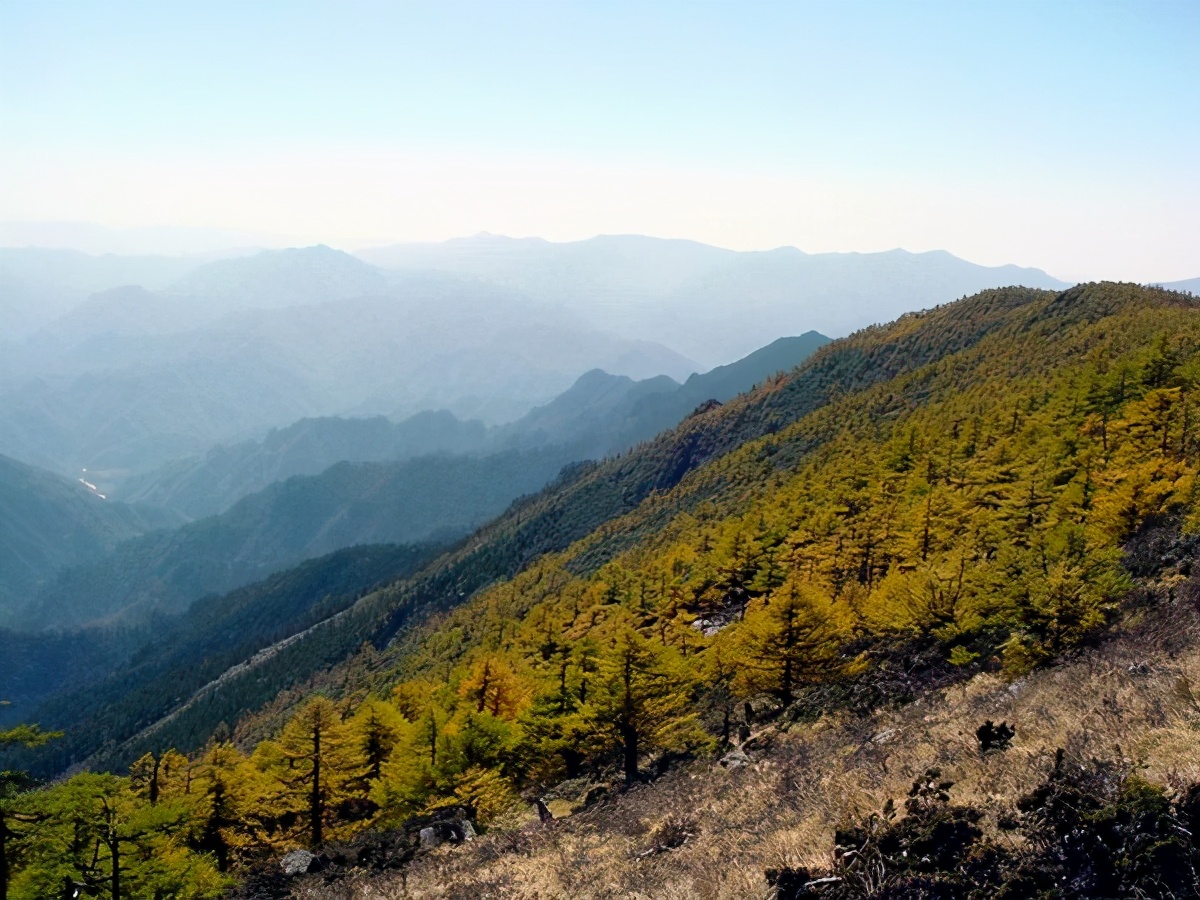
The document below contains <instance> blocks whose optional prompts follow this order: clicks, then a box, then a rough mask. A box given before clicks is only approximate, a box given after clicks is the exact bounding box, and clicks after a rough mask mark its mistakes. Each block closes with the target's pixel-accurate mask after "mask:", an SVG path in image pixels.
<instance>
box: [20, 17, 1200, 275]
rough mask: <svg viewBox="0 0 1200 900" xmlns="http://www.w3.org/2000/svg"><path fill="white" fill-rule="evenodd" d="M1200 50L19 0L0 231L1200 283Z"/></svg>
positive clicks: (1150, 33)
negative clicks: (680, 244) (696, 256)
mask: <svg viewBox="0 0 1200 900" xmlns="http://www.w3.org/2000/svg"><path fill="white" fill-rule="evenodd" d="M1198 51H1200V6H1197V5H1196V4H1194V3H1174V2H1161V3H1058V4H1053V5H1032V4H1030V5H1012V4H988V3H980V4H962V5H950V4H941V3H908V4H878V3H852V4H836V5H835V4H813V3H803V4H771V3H761V4H751V5H745V4H705V5H703V6H696V5H689V4H671V3H661V4H651V5H641V6H632V5H621V4H613V5H607V4H606V5H601V4H559V5H553V6H551V5H546V4H536V3H509V4H504V5H502V6H494V5H490V4H479V3H448V4H436V5H435V4H405V5H376V4H370V3H346V4H333V3H326V2H303V3H295V4H289V5H287V6H286V7H284V6H278V5H271V4H241V3H239V4H229V3H223V2H213V3H206V4H202V5H200V4H196V5H192V4H162V5H155V6H148V5H146V4H140V3H132V2H113V3H107V4H95V3H65V2H64V3H56V2H49V3H27V2H9V3H6V4H4V5H3V7H0V110H2V112H3V118H4V122H5V126H4V128H3V129H0V219H3V220H10V221H40V222H52V221H53V222H83V223H87V222H96V223H103V224H104V225H105V226H108V227H114V228H126V229H128V228H135V229H137V228H141V229H146V228H154V227H160V226H170V227H178V228H188V229H198V230H206V229H216V230H221V229H227V230H229V231H232V232H234V233H237V234H241V235H248V236H252V237H254V238H255V241H254V243H256V244H265V245H266V246H283V245H307V244H314V243H325V244H329V245H331V246H337V247H342V248H346V249H350V250H354V249H359V248H362V247H367V246H378V245H384V244H388V243H409V242H436V241H441V240H446V239H449V238H453V237H457V236H467V235H473V234H477V233H479V232H485V231H486V232H490V233H494V234H504V235H511V236H514V237H527V236H540V237H543V238H545V239H547V240H551V241H555V242H564V241H572V240H579V239H584V238H587V237H590V236H592V235H597V234H644V235H655V236H661V237H664V238H680V239H689V240H695V241H699V242H702V243H706V244H711V245H714V246H719V247H728V248H730V249H735V250H766V249H771V248H775V247H780V246H794V247H798V248H800V249H802V250H804V251H805V252H810V253H823V252H878V251H883V250H889V249H893V248H897V247H902V248H905V249H907V250H909V251H911V252H923V251H928V250H935V249H942V250H946V251H948V252H950V253H952V254H954V255H956V256H959V257H961V258H963V259H968V260H971V261H973V262H977V263H979V264H982V265H989V266H996V265H1003V264H1009V263H1011V264H1017V265H1022V266H1030V267H1036V268H1039V269H1042V270H1044V271H1047V272H1050V273H1053V274H1054V275H1055V276H1056V277H1058V278H1061V279H1065V280H1070V281H1077V280H1095V279H1122V280H1132V281H1140V282H1147V281H1174V280H1179V279H1185V278H1193V277H1195V276H1196V275H1197V274H1198V272H1200V249H1198V248H1200V221H1198V218H1197V217H1196V216H1195V214H1194V210H1195V209H1197V208H1200V171H1198V168H1200V167H1197V165H1196V162H1195V156H1194V148H1195V146H1196V145H1197V139H1198V138H1200V95H1198V94H1197V92H1196V91H1195V90H1194V86H1195V85H1196V84H1197V83H1200V52H1198ZM1189 86H1190V87H1189ZM237 245H240V244H235V246H237ZM208 249H209V250H211V249H214V248H212V247H208ZM199 252H203V250H201V251H199Z"/></svg>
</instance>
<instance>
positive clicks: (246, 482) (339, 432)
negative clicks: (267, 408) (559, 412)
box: [120, 411, 485, 519]
mask: <svg viewBox="0 0 1200 900" xmlns="http://www.w3.org/2000/svg"><path fill="white" fill-rule="evenodd" d="M484 438H485V429H484V426H483V425H482V423H480V422H475V421H473V422H461V421H459V420H458V419H456V418H455V417H454V416H453V415H451V414H450V413H448V412H445V411H442V412H424V413H418V414H417V415H415V416H412V417H410V418H408V419H405V420H404V421H402V422H391V421H389V420H388V419H385V418H383V417H382V416H376V417H373V418H365V419H342V418H331V417H325V418H317V419H301V420H300V421H299V422H296V423H294V424H292V425H289V426H287V427H286V428H277V429H272V430H271V431H269V432H268V433H267V436H266V437H265V438H263V439H262V440H261V441H245V442H243V443H240V444H234V445H232V446H218V447H214V448H213V449H211V450H209V451H208V453H207V454H205V455H204V456H203V457H194V458H187V459H183V460H177V461H175V462H172V463H169V464H168V465H166V466H164V467H163V468H162V469H159V470H155V471H153V472H148V473H145V474H143V475H140V476H134V477H131V478H129V479H127V480H126V481H124V482H123V483H122V485H121V491H120V495H121V497H123V498H125V499H127V500H128V501H130V502H139V503H148V504H152V505H155V506H160V507H164V508H167V509H172V510H175V511H177V512H179V513H180V514H181V515H184V516H186V517H187V518H189V519H198V518H203V517H205V516H210V515H216V514H218V513H222V512H224V511H225V510H227V509H228V508H229V507H230V506H232V505H233V504H234V503H236V502H237V501H238V500H239V499H241V498H242V497H245V496H247V495H249V494H253V493H255V492H257V491H261V490H263V489H264V488H266V487H267V486H268V485H270V484H272V483H274V482H277V481H283V480H285V479H287V478H291V477H292V476H294V475H316V474H318V473H320V472H323V471H324V470H325V469H328V468H329V467H330V466H332V465H334V464H336V463H338V462H351V463H356V462H384V461H400V460H403V459H408V458H411V457H414V456H423V455H427V454H431V453H452V454H465V453H473V452H475V451H478V450H480V449H481V448H482V447H483V445H484Z"/></svg>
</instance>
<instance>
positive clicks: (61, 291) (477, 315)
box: [0, 235, 1062, 488]
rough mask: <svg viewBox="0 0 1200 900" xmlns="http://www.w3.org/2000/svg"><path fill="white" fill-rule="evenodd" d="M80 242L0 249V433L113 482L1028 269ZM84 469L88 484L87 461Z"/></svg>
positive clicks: (618, 253)
mask: <svg viewBox="0 0 1200 900" xmlns="http://www.w3.org/2000/svg"><path fill="white" fill-rule="evenodd" d="M231 254H232V255H231V256H230V257H229V258H222V259H208V260H205V259H203V258H195V257H188V258H184V257H137V258H135V257H113V256H107V257H91V256H87V255H85V254H81V253H77V252H72V251H66V250H39V249H28V248H27V249H6V250H0V326H2V327H3V329H4V330H3V331H2V332H0V335H3V336H4V337H6V338H7V342H6V343H4V344H3V345H2V347H3V352H0V453H4V454H7V455H9V456H12V457H13V458H16V459H20V460H22V461H24V462H28V463H31V464H34V465H38V466H41V467H44V468H48V469H51V470H53V471H58V472H60V473H63V474H68V475H70V474H74V473H76V472H77V471H78V470H79V469H80V468H84V467H86V468H88V469H89V470H90V471H92V472H93V473H96V474H97V476H98V477H99V478H101V479H103V480H104V484H105V486H107V487H109V488H115V487H116V486H117V484H119V482H120V481H121V480H122V479H124V478H128V477H131V476H134V475H140V474H144V473H146V472H148V471H150V470H153V469H156V468H158V467H160V466H162V465H164V464H165V463H168V462H170V461H172V460H177V459H181V458H184V457H193V456H196V455H197V454H203V453H205V452H207V451H208V450H209V449H210V448H211V447H213V446H214V445H217V444H230V443H236V442H240V441H245V440H260V439H262V437H263V436H264V435H265V434H266V433H267V431H268V430H270V429H271V428H283V427H286V426H288V425H290V424H291V423H294V422H296V421H298V420H299V419H302V418H306V417H308V418H313V417H327V416H368V415H384V416H388V417H391V418H393V419H403V418H406V417H408V416H411V415H413V414H415V413H418V412H422V411H428V410H437V409H446V410H449V411H451V412H452V413H454V414H455V415H456V416H457V417H459V418H461V419H480V420H481V421H483V422H485V423H486V424H490V425H498V424H503V423H506V422H512V421H515V420H516V419H518V418H520V417H521V416H522V415H524V414H525V413H527V412H529V410H531V409H532V408H534V407H535V406H539V405H542V404H545V403H547V402H548V401H550V400H552V399H553V398H554V397H555V396H557V395H558V394H560V393H562V392H563V391H564V390H565V389H566V388H567V387H569V386H570V385H571V384H572V383H573V382H574V381H575V380H576V379H577V378H578V377H579V376H580V375H582V374H583V373H584V372H587V371H589V370H591V369H594V368H600V369H603V370H604V371H606V372H609V373H612V374H615V375H624V376H627V377H629V378H631V379H634V380H645V379H647V378H651V377H653V376H657V375H666V376H669V377H670V378H672V379H673V380H675V381H683V380H685V379H686V378H687V377H688V376H689V375H691V374H693V373H695V372H699V371H704V370H706V369H708V368H710V367H711V366H713V365H716V364H721V363H727V362H729V361H731V360H735V359H738V358H739V357H742V356H744V355H745V354H747V353H749V352H751V351H753V350H754V349H755V348H758V347H761V346H764V345H765V344H767V343H768V342H770V341H771V340H774V339H775V338H777V337H778V336H779V335H781V334H797V333H801V332H804V331H807V330H810V329H816V330H818V331H821V332H823V333H826V334H830V335H834V336H836V335H838V334H844V333H846V332H848V331H851V330H853V329H856V328H860V327H863V326H865V325H869V324H872V323H873V322H876V321H883V320H887V319H891V318H894V317H895V316H897V315H899V314H901V313H903V312H906V311H909V310H911V309H915V308H918V307H921V306H926V305H928V304H929V303H936V302H944V301H949V300H951V299H954V298H956V297H958V296H960V295H963V294H966V293H970V292H974V291H976V290H979V289H982V288H986V287H992V286H996V285H1000V284H1010V283H1015V282H1019V283H1024V284H1027V285H1031V286H1043V287H1061V286H1062V282H1059V281H1057V280H1056V279H1054V278H1051V277H1050V276H1048V275H1046V274H1045V273H1044V272H1040V271H1038V270H1035V269H1020V268H1017V267H1013V266H1006V267H998V268H987V267H983V266H976V265H973V264H971V263H968V262H965V261H963V260H960V259H957V258H955V257H953V256H951V255H950V254H948V253H942V252H934V253H921V254H912V253H906V252H904V251H892V252H889V253H874V254H816V255H810V254H805V253H802V252H801V251H799V250H795V249H794V248H781V249H779V250H774V251H770V252H765V253H737V252H734V251H729V250H722V249H720V248H716V247H709V246H706V245H703V244H697V243H693V242H689V241H669V240H658V239H653V238H645V237H637V236H609V237H599V238H594V239H592V240H588V241H579V242H575V243H567V244H554V243H550V242H547V241H541V240H536V239H529V240H514V239H509V238H500V237H494V236H486V235H485V236H479V237H475V238H467V239H462V240H458V241H448V242H445V243H443V244H433V245H399V246H394V247H387V248H379V249H376V250H369V251H363V252H362V253H361V254H360V256H361V258H356V257H353V256H350V255H348V254H345V253H342V252H340V251H337V250H332V249H330V248H328V247H308V248H303V249H292V250H279V251H264V252H260V253H257V254H254V255H250V256H246V255H237V253H236V252H234V251H231ZM97 483H100V482H97Z"/></svg>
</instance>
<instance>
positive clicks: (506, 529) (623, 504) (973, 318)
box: [114, 289, 1100, 761]
mask: <svg viewBox="0 0 1200 900" xmlns="http://www.w3.org/2000/svg"><path fill="white" fill-rule="evenodd" d="M1053 299H1054V295H1053V294H1049V293H1046V292H1039V291H1030V290H1021V289H1013V290H1006V291H992V292H985V293H984V294H981V295H979V296H977V297H973V298H970V299H969V300H966V301H962V302H960V303H957V304H953V305H951V306H946V307H941V308H939V309H935V310H933V311H931V312H928V313H924V314H920V315H910V316H906V317H905V318H904V319H902V320H900V321H899V322H897V323H895V324H893V325H891V326H888V327H886V328H884V327H881V328H876V329H869V330H867V331H865V332H863V333H861V334H858V335H855V336H854V337H852V338H849V339H845V340H842V341H837V342H834V343H833V344H831V345H829V346H828V347H825V348H823V349H822V350H820V351H818V352H817V353H816V354H814V355H813V356H812V357H811V358H810V359H809V360H808V361H807V362H806V363H805V364H804V365H803V366H801V367H800V369H798V370H797V371H796V372H794V373H792V374H791V375H789V376H786V377H784V378H783V379H781V380H780V381H777V382H773V383H769V384H767V385H764V386H763V387H761V388H760V389H759V390H757V391H755V392H754V393H752V394H749V395H746V396H744V397H742V398H739V400H737V401H736V402H732V403H728V404H725V405H724V406H721V407H718V408H716V409H713V410H710V411H708V412H706V413H704V414H703V415H698V416H693V417H692V418H689V419H688V420H687V421H685V422H684V423H682V424H681V425H680V426H678V427H677V428H675V429H674V430H672V431H670V432H667V433H664V434H663V435H661V436H659V437H658V438H657V439H655V440H654V441H652V442H649V443H647V444H645V445H643V446H641V447H639V448H637V449H635V450H634V451H632V452H631V453H629V454H627V455H625V456H622V457H620V458H617V459H612V460H608V461H605V462H604V463H601V464H589V465H583V466H578V467H575V468H574V469H573V470H570V471H566V472H564V474H563V475H562V476H561V477H560V479H559V481H558V482H557V483H556V484H554V485H551V486H550V487H548V488H547V489H546V490H545V491H544V492H543V493H542V494H541V495H538V496H536V497H533V498H530V499H528V500H526V501H523V502H521V503H519V504H516V505H515V506H514V507H513V508H512V509H511V510H510V511H509V512H508V513H506V514H505V516H503V517H501V518H500V519H498V520H497V521H496V522H494V523H492V524H490V525H488V526H487V527H486V528H484V529H483V530H481V531H480V532H478V533H477V534H476V535H475V536H473V537H472V538H471V539H470V540H468V541H467V542H466V543H465V544H464V545H463V546H462V548H461V549H459V550H457V551H455V552H454V553H453V554H451V555H449V556H447V557H446V558H444V559H443V560H441V561H439V562H438V563H436V564H435V565H433V566H431V567H430V568H429V569H427V570H426V571H425V572H423V573H421V574H419V575H418V576H416V577H414V578H413V579H411V580H408V581H405V582H400V583H398V584H397V585H395V586H394V587H391V588H388V589H386V590H384V591H381V592H378V593H376V594H373V595H370V596H368V597H365V598H363V599H362V600H361V601H359V602H358V603H356V604H355V605H354V606H352V607H350V608H348V609H347V610H346V611H344V612H342V613H340V614H339V615H337V616H335V617H333V618H331V619H330V620H329V621H328V622H326V623H323V624H321V625H319V626H317V627H315V628H314V629H313V630H312V633H311V634H308V635H306V636H305V637H304V638H302V639H298V640H296V641H295V642H293V643H290V644H288V645H287V646H286V647H281V648H280V649H279V652H278V653H276V654H274V655H272V656H271V657H270V658H268V659H264V660H262V661H260V662H259V663H257V664H256V665H254V666H253V667H251V669H249V670H247V671H245V672H241V673H238V674H237V675H236V677H230V678H229V679H227V680H224V681H223V682H222V683H221V685H220V686H219V687H218V688H215V691H216V694H217V695H220V696H228V697H233V696H237V695H238V694H239V692H241V691H243V690H245V689H246V688H243V687H242V684H243V682H244V683H245V684H247V685H248V684H249V683H250V682H251V681H253V682H254V683H255V684H258V685H261V684H264V683H268V684H274V685H276V686H277V687H278V688H283V687H285V686H287V685H294V684H297V683H300V682H303V681H304V679H306V678H307V677H309V676H310V675H311V674H313V673H314V672H315V671H316V670H317V668H318V667H316V666H314V665H312V664H311V663H310V662H309V658H310V656H311V655H312V654H311V651H309V650H308V649H306V648H307V647H308V646H309V644H310V642H311V643H313V644H314V646H315V645H317V644H319V645H320V646H321V648H322V650H321V657H322V658H323V659H329V658H331V657H335V656H336V655H337V654H339V653H340V654H344V655H347V656H349V655H351V654H353V653H354V652H355V651H356V650H357V649H358V648H359V647H360V646H361V645H362V642H363V641H364V640H370V641H371V642H372V643H373V644H374V645H375V646H377V647H382V646H385V645H386V644H387V643H388V642H389V641H391V640H392V639H393V638H394V637H395V636H396V635H397V634H398V633H400V632H401V631H402V630H403V629H405V628H407V627H410V626H411V625H412V624H413V623H414V622H416V621H420V620H421V618H422V617H424V616H426V615H428V614H430V613H431V612H435V611H437V610H444V609H447V608H450V607H452V606H454V605H456V604H457V603H458V602H461V599H462V598H465V597H469V596H470V595H472V594H473V593H474V592H475V591H477V590H479V589H480V588H483V587H485V586H486V585H488V584H490V583H492V582H494V581H496V580H497V579H505V578H511V577H513V576H514V575H516V574H517V573H518V572H520V571H521V570H522V569H523V568H525V567H526V566H528V565H529V564H530V563H531V562H532V561H534V560H536V559H537V558H538V557H540V556H542V555H543V554H546V553H554V552H559V551H562V550H564V549H566V548H567V547H568V546H570V545H571V544H572V543H574V542H575V541H578V540H580V539H582V538H584V537H586V536H588V535H589V534H591V535H592V538H591V539H590V541H589V542H588V544H587V546H586V547H585V548H583V549H582V550H581V551H580V552H579V553H578V554H577V558H578V562H577V563H576V565H579V566H583V567H584V568H585V569H586V570H593V569H595V568H596V567H598V566H600V565H602V564H603V562H605V561H607V560H608V559H610V558H611V557H612V556H613V555H615V554H616V553H619V552H621V551H622V550H623V549H626V548H628V547H630V546H632V545H634V544H635V543H636V542H637V541H638V540H639V539H640V538H641V537H642V536H643V535H645V534H653V533H655V531H656V530H657V529H660V528H661V527H663V526H664V525H665V524H666V523H667V522H669V521H670V518H671V515H672V514H673V513H674V512H676V511H677V510H678V507H677V506H676V505H675V504H673V503H672V504H669V503H664V502H661V501H658V500H656V499H655V498H657V497H659V496H660V495H661V494H663V493H665V492H667V491H670V490H671V489H672V488H673V487H675V486H676V485H678V484H679V483H680V482H681V481H683V480H684V479H685V477H686V476H687V475H688V474H689V473H690V472H693V471H695V470H698V469H702V467H704V466H705V464H706V463H709V462H711V461H713V460H715V459H717V458H718V457H720V456H722V455H724V454H726V453H728V452H730V451H731V450H735V449H737V448H738V447H739V446H741V445H743V444H746V443H747V442H749V441H754V440H756V439H758V438H761V437H763V436H764V435H770V434H774V433H778V432H780V431H781V430H782V429H783V428H785V427H786V426H787V425H788V424H790V423H792V422H795V421H797V420H798V419H801V418H802V417H803V416H805V415H808V414H810V413H812V412H814V411H816V410H819V409H821V408H822V407H823V406H825V405H826V404H827V403H828V402H829V401H830V399H831V398H846V397H848V398H852V397H854V396H857V395H859V394H860V393H861V392H863V391H865V390H867V389H869V388H871V387H872V386H873V385H876V384H880V383H883V382H887V381H888V380H890V379H893V378H896V377H897V376H901V375H903V374H904V373H906V372H913V371H916V370H918V369H921V368H922V367H928V366H931V365H934V364H936V363H937V362H938V361H939V360H941V359H944V358H947V357H950V356H952V355H954V354H956V353H960V352H963V351H965V350H967V349H969V348H971V347H973V346H975V345H976V344H978V343H979V342H980V341H981V340H983V339H985V338H986V337H987V336H988V335H989V334H991V333H994V332H997V331H1000V330H1002V329H1006V328H1007V329H1008V330H1009V331H1012V330H1013V329H1018V330H1019V329H1021V328H1022V327H1024V325H1025V321H1024V320H1025V319H1026V318H1027V317H1029V316H1030V315H1032V313H1031V312H1030V310H1031V309H1032V310H1042V309H1044V308H1046V307H1047V306H1048V305H1049V304H1051V303H1052V301H1053ZM1089 312H1091V313H1092V315H1093V316H1094V317H1099V315H1100V313H1099V312H1098V311H1091V310H1087V309H1083V310H1079V311H1078V312H1077V313H1076V315H1077V316H1081V317H1086V316H1087V315H1088V313H1089ZM832 436H833V432H829V431H828V430H826V432H825V433H822V434H819V435H818V436H815V437H812V438H806V439H805V440H803V441H801V442H800V443H798V444H797V445H796V452H800V453H804V452H810V451H811V450H812V449H815V448H816V447H818V446H820V445H821V444H822V443H823V442H824V441H825V440H828V439H830V438H831V437H832ZM713 471H715V472H716V473H717V474H716V475H715V476H714V477H716V479H717V482H716V487H718V488H720V487H727V488H728V489H730V490H734V491H735V492H736V483H734V484H732V485H727V484H726V483H725V480H724V478H723V477H722V476H721V475H720V473H719V470H713ZM768 471H769V469H768ZM711 489H712V488H710V490H711ZM702 501H703V495H700V496H695V497H692V498H691V499H689V500H687V501H686V502H687V505H688V507H691V506H693V505H696V504H700V503H702ZM640 506H644V509H645V511H646V512H647V514H648V517H647V518H646V519H645V520H644V521H642V522H640V523H639V526H638V527H637V528H630V529H613V528H610V527H608V526H606V523H608V522H611V521H614V520H616V519H617V518H618V517H620V516H622V515H625V514H627V513H630V512H632V511H633V510H635V509H637V508H638V507H640ZM205 722H207V723H208V725H207V727H214V726H215V724H216V722H215V721H211V720H210V719H209V718H208V717H207V714H206V712H205V706H204V705H197V706H191V707H188V708H187V709H186V711H184V712H182V713H181V714H180V715H179V716H178V717H177V718H176V719H174V720H173V722H172V726H171V727H172V729H182V730H185V731H188V732H189V733H199V732H201V731H203V729H204V727H206V726H205V724H204V723H205ZM170 734H174V730H172V731H170V732H168V733H167V736H164V735H158V736H157V737H156V738H155V740H156V741H162V740H166V739H168V736H169V735H170ZM141 746H143V745H141V744H139V743H138V741H137V740H136V739H135V740H133V741H132V742H130V744H129V745H128V746H127V747H125V748H122V749H121V750H119V751H117V756H116V757H114V761H115V759H123V758H126V755H127V754H129V753H134V752H137V748H139V747H141Z"/></svg>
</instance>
